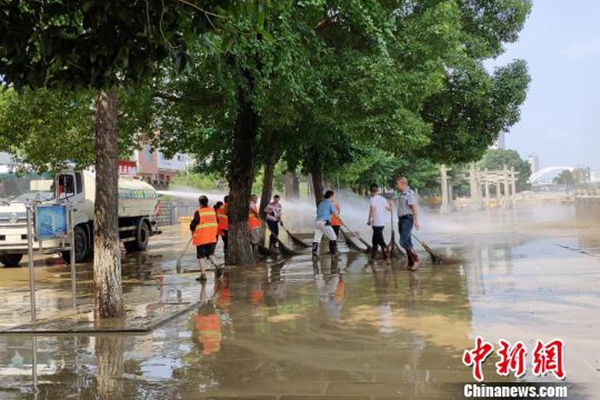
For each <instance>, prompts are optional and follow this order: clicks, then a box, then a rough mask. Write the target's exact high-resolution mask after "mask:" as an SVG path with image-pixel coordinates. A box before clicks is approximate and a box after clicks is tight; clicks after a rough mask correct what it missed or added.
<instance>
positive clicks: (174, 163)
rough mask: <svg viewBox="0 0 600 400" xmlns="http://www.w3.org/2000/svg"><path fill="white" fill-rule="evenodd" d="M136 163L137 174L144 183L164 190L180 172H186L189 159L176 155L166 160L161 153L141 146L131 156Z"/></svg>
mask: <svg viewBox="0 0 600 400" xmlns="http://www.w3.org/2000/svg"><path fill="white" fill-rule="evenodd" d="M133 161H135V162H136V163H137V174H138V176H140V177H141V178H142V179H143V180H144V181H146V182H148V183H149V184H151V185H152V186H154V187H157V188H166V187H168V186H169V184H170V183H171V181H172V180H173V179H175V178H176V177H177V175H178V174H179V173H180V172H183V171H187V170H188V167H189V165H190V163H191V158H190V156H189V155H187V154H182V153H177V154H175V156H173V158H167V157H165V155H164V154H163V153H162V152H161V151H157V150H153V149H152V148H151V147H150V146H147V145H145V146H143V147H142V148H141V149H140V150H137V151H136V152H135V153H134V155H133Z"/></svg>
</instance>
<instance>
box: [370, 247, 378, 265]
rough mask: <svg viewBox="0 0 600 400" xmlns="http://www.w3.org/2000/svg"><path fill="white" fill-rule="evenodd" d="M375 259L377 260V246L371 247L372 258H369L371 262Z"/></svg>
mask: <svg viewBox="0 0 600 400" xmlns="http://www.w3.org/2000/svg"><path fill="white" fill-rule="evenodd" d="M375 260H377V250H375V247H372V248H371V258H370V259H369V261H370V262H375Z"/></svg>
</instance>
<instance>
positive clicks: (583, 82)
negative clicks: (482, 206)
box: [494, 0, 600, 173]
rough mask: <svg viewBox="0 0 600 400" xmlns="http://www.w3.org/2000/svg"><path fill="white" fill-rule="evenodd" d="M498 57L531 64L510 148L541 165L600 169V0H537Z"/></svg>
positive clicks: (508, 136)
mask: <svg viewBox="0 0 600 400" xmlns="http://www.w3.org/2000/svg"><path fill="white" fill-rule="evenodd" d="M506 50H507V51H506V53H505V54H503V55H502V56H501V57H499V58H498V59H497V60H495V61H494V64H496V65H503V64H506V63H508V62H510V61H511V60H513V59H524V60H526V61H527V63H528V67H529V73H530V75H531V78H532V81H531V84H530V88H529V92H528V95H527V100H526V102H525V104H524V105H523V106H522V108H521V121H520V122H519V123H518V124H516V125H515V126H513V127H512V128H511V130H510V132H508V133H507V134H506V146H507V148H510V149H515V150H517V151H518V152H519V153H520V154H521V156H522V157H523V158H527V156H529V155H530V154H532V153H535V154H537V155H538V157H539V160H540V167H542V168H545V167H550V166H572V167H576V166H578V165H585V166H590V167H591V168H592V169H595V170H596V172H597V173H600V154H599V153H600V107H599V103H600V102H599V101H598V99H599V98H600V1H598V0H570V1H567V0H534V3H533V9H532V12H531V14H530V15H529V19H528V20H527V22H526V23H525V27H524V29H523V30H522V31H521V35H520V38H519V41H518V42H517V43H513V44H509V45H507V46H506Z"/></svg>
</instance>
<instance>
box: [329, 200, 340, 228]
mask: <svg viewBox="0 0 600 400" xmlns="http://www.w3.org/2000/svg"><path fill="white" fill-rule="evenodd" d="M333 206H334V207H335V211H336V212H337V213H338V214H339V213H340V205H339V204H338V202H337V201H335V200H333ZM329 223H330V224H331V226H342V220H341V219H339V218H338V217H336V216H335V215H333V214H331V219H330V220H329Z"/></svg>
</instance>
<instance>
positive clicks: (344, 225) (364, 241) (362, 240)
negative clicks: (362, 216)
mask: <svg viewBox="0 0 600 400" xmlns="http://www.w3.org/2000/svg"><path fill="white" fill-rule="evenodd" d="M342 226H343V227H344V228H346V229H347V230H349V231H350V232H352V234H353V235H354V236H356V237H357V238H358V240H360V242H361V243H362V244H364V245H365V246H367V248H371V245H370V244H369V243H367V241H366V240H364V239H363V238H361V237H360V235H359V234H357V233H356V232H354V231H353V230H352V229H350V228H348V225H346V224H345V223H344V222H342Z"/></svg>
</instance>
